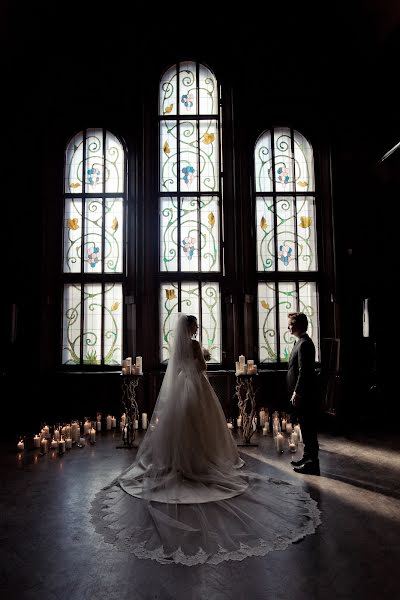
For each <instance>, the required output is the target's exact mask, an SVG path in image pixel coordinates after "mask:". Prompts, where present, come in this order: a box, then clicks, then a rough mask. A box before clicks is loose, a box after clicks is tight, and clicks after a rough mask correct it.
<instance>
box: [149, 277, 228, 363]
mask: <svg viewBox="0 0 400 600" xmlns="http://www.w3.org/2000/svg"><path fill="white" fill-rule="evenodd" d="M199 286H200V284H199V283H197V282H183V283H177V282H168V283H162V284H161V288H160V322H161V340H160V347H161V361H162V362H164V363H165V362H167V361H168V359H169V356H170V352H171V344H172V332H173V329H174V325H175V316H176V314H177V313H178V312H184V313H185V314H187V315H194V316H195V317H197V319H199V322H200V314H201V335H200V338H201V339H200V340H199V341H200V343H201V344H202V346H204V347H207V348H209V349H210V352H211V355H212V359H211V362H215V363H220V362H221V300H220V290H219V284H218V283H210V282H205V283H202V284H201V312H200V299H199V289H200V287H199ZM179 298H180V304H179V303H178V299H179Z"/></svg>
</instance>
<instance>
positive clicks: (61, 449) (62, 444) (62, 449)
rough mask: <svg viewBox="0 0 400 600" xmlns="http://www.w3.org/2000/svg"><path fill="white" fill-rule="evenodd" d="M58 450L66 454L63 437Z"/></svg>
mask: <svg viewBox="0 0 400 600" xmlns="http://www.w3.org/2000/svg"><path fill="white" fill-rule="evenodd" d="M58 452H59V454H64V452H65V440H64V438H63V437H62V438H61V440H60V441H59V442H58Z"/></svg>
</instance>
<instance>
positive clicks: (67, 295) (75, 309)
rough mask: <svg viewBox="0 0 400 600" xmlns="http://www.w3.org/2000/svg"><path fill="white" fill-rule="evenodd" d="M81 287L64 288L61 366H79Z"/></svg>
mask: <svg viewBox="0 0 400 600" xmlns="http://www.w3.org/2000/svg"><path fill="white" fill-rule="evenodd" d="M80 343H81V286H80V285H78V284H69V285H65V286H64V302H63V340H62V364H63V365H71V364H79V363H80V360H81V348H80Z"/></svg>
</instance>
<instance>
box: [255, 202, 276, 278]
mask: <svg viewBox="0 0 400 600" xmlns="http://www.w3.org/2000/svg"><path fill="white" fill-rule="evenodd" d="M256 232H257V270H258V271H271V270H274V269H275V268H276V266H275V238H274V201H273V199H272V198H270V197H268V196H266V197H264V198H260V197H257V199H256Z"/></svg>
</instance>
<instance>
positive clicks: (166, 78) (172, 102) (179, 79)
mask: <svg viewBox="0 0 400 600" xmlns="http://www.w3.org/2000/svg"><path fill="white" fill-rule="evenodd" d="M218 110H219V107H218V89H217V83H216V80H215V77H214V75H213V74H212V72H211V71H210V70H209V69H208V68H207V67H205V66H204V65H201V64H200V65H198V72H197V65H196V63H195V62H191V61H186V62H181V63H179V64H178V65H174V66H173V67H171V68H169V69H167V71H165V73H164V75H163V76H162V79H161V85H160V115H176V114H181V115H196V114H200V115H217V114H218Z"/></svg>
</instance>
